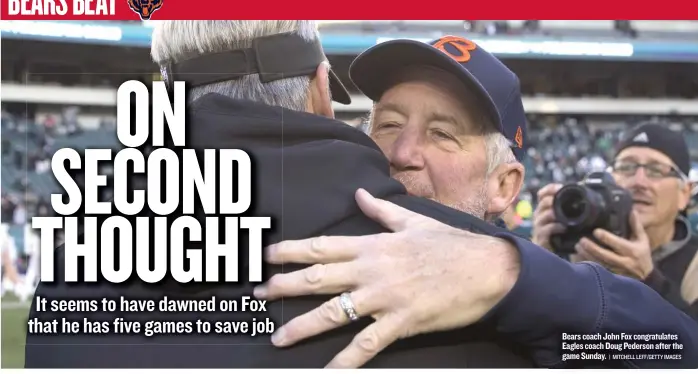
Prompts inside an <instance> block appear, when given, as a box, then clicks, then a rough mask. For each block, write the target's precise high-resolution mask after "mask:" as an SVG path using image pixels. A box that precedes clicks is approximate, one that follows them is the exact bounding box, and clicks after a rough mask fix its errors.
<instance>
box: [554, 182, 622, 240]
mask: <svg viewBox="0 0 698 374" xmlns="http://www.w3.org/2000/svg"><path fill="white" fill-rule="evenodd" d="M632 209H633V197H632V195H631V194H630V193H629V192H628V191H627V190H625V189H623V188H621V187H620V186H618V185H617V184H616V182H615V180H614V179H613V176H611V174H609V173H606V172H592V173H590V174H589V175H587V177H586V178H585V179H584V180H583V181H582V182H580V183H575V184H568V185H565V186H563V187H562V188H561V189H560V190H559V191H558V192H557V194H555V197H554V199H553V211H554V212H555V218H556V220H557V222H558V223H560V224H562V225H563V226H564V227H565V232H564V233H562V234H554V235H551V237H550V244H551V245H552V248H553V250H554V251H555V252H556V253H558V254H571V253H574V252H575V250H574V246H575V245H576V244H577V243H578V242H579V240H580V239H582V238H584V237H586V238H589V239H591V240H592V241H594V242H595V243H597V244H599V245H601V246H602V247H603V244H601V243H599V242H598V241H597V240H596V239H595V238H594V236H593V231H594V230H595V229H598V228H601V229H604V230H607V231H609V232H611V233H613V234H615V235H618V236H620V237H622V238H626V239H627V238H629V237H630V234H631V230H630V213H631V212H632Z"/></svg>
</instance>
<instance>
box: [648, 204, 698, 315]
mask: <svg viewBox="0 0 698 374" xmlns="http://www.w3.org/2000/svg"><path fill="white" fill-rule="evenodd" d="M674 227H675V228H674V237H673V238H672V240H671V242H669V243H667V244H665V245H663V246H662V247H660V248H658V249H656V250H654V251H653V252H652V260H653V261H654V264H655V268H654V270H653V271H652V273H651V274H650V275H649V277H647V279H645V283H646V284H647V285H649V286H650V287H652V288H653V289H654V290H655V291H657V292H659V294H660V295H662V297H664V298H665V299H666V300H668V301H669V302H670V303H672V304H673V305H674V306H676V307H677V308H679V309H681V310H683V311H684V312H686V314H688V315H689V316H691V317H692V318H693V319H695V320H698V301H696V302H693V303H692V304H690V305H689V304H688V303H687V302H686V300H684V298H683V296H682V295H681V284H682V283H683V281H684V277H685V276H686V271H687V270H688V266H689V265H690V264H691V262H692V261H693V258H694V257H695V256H696V255H697V254H698V236H696V235H695V234H694V233H693V230H691V226H690V222H689V221H688V219H686V218H684V217H683V216H680V217H679V218H678V219H677V220H676V225H675V226H674Z"/></svg>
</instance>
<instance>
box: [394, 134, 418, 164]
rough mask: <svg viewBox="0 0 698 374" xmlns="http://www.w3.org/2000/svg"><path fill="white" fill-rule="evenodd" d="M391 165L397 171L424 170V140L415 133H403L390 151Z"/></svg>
mask: <svg viewBox="0 0 698 374" xmlns="http://www.w3.org/2000/svg"><path fill="white" fill-rule="evenodd" d="M389 159H390V164H391V166H392V167H393V168H394V169H396V170H421V169H422V168H424V144H423V139H422V138H421V137H420V136H419V134H417V133H416V132H415V131H403V132H401V133H400V135H399V136H398V137H397V139H396V140H395V142H394V143H393V145H392V147H391V149H390V155H389Z"/></svg>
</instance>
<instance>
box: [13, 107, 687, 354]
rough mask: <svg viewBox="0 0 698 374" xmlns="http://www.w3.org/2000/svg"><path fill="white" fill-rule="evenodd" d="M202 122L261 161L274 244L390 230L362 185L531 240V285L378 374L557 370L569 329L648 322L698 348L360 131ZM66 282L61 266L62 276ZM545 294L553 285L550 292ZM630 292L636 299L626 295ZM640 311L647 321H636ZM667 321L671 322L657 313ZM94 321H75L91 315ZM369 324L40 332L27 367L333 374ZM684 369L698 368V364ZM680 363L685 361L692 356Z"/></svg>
mask: <svg viewBox="0 0 698 374" xmlns="http://www.w3.org/2000/svg"><path fill="white" fill-rule="evenodd" d="M190 114H191V116H192V117H191V118H190V120H189V122H188V126H189V128H190V129H191V133H190V136H189V140H188V142H189V143H188V146H189V147H195V148H199V149H207V148H218V149H220V148H240V149H244V150H245V151H247V152H248V153H249V154H250V155H251V157H252V160H253V170H254V175H253V179H254V185H253V191H254V192H253V199H254V203H253V206H252V209H251V210H250V211H248V212H247V214H246V215H249V216H271V217H273V218H272V220H273V229H274V230H273V231H272V232H270V233H269V235H268V236H266V237H265V244H271V243H275V242H279V241H281V240H288V239H301V238H308V237H313V236H318V235H365V234H372V233H378V232H382V231H384V229H383V228H382V227H381V226H380V225H378V224H377V223H375V222H373V221H371V220H370V219H368V218H366V217H364V216H363V214H362V213H361V212H360V210H359V209H358V207H357V206H356V203H355V201H354V199H353V196H354V192H355V191H356V189H357V188H359V187H362V188H365V189H367V190H368V191H370V192H371V193H372V194H373V195H374V196H376V197H379V198H383V199H387V200H389V201H392V202H394V203H396V204H397V205H400V206H402V207H405V208H407V209H410V210H412V211H415V212H417V213H420V214H424V215H427V216H430V217H433V218H435V219H437V220H439V221H441V222H444V223H446V224H449V225H452V226H455V227H460V228H463V229H467V230H470V231H473V232H478V233H486V234H490V235H497V236H501V237H503V238H506V239H507V240H510V241H512V242H513V243H514V244H515V245H516V246H517V248H518V249H519V251H520V253H521V262H522V268H521V275H520V277H519V280H518V282H517V283H516V285H515V287H514V289H513V290H512V292H511V293H510V294H509V295H508V296H507V297H506V298H505V299H504V300H503V301H502V302H501V303H500V304H499V305H498V306H497V307H496V308H494V310H492V311H491V313H490V314H489V315H488V316H486V317H485V318H484V319H483V321H482V322H481V323H479V324H477V325H475V326H472V327H469V328H465V329H458V330H453V331H449V332H444V333H435V334H427V335H420V336H417V337H413V338H410V339H405V340H402V341H400V342H398V343H396V344H394V345H392V346H390V347H389V348H388V349H387V350H385V351H384V352H382V353H381V354H379V355H378V357H376V358H375V359H374V360H372V361H371V362H369V364H368V365H367V366H368V367H405V368H416V367H453V368H464V367H531V366H533V365H534V364H537V365H546V366H554V365H557V364H559V363H560V354H559V353H560V352H559V347H560V334H561V333H562V332H568V331H576V332H595V331H604V330H609V329H610V330H613V331H629V330H632V329H637V327H638V326H639V327H641V328H647V329H648V330H653V329H656V330H657V331H673V330H676V331H682V332H683V331H685V330H689V331H690V334H684V335H683V336H682V338H683V340H685V342H684V345H685V346H686V347H687V348H689V349H694V350H695V348H696V347H698V344H696V341H698V339H697V338H696V336H698V333H697V331H698V327H696V325H695V323H694V322H693V321H691V320H690V319H688V321H686V320H684V319H682V318H681V317H680V315H681V313H680V312H677V311H675V309H674V308H673V307H671V306H670V305H668V304H667V303H666V302H664V301H663V300H662V299H661V298H659V297H655V298H654V299H653V295H656V294H655V293H654V292H653V291H652V290H650V289H649V288H648V287H646V286H644V285H642V284H640V283H638V282H632V281H627V280H624V279H619V278H620V277H615V276H613V275H612V274H610V273H608V272H605V271H604V270H603V269H601V268H598V267H595V266H593V265H571V264H568V263H567V262H565V261H563V260H561V259H559V258H557V257H556V256H554V255H552V254H550V253H549V252H547V251H545V250H543V249H541V248H538V247H536V246H534V245H532V244H531V243H530V242H528V241H525V240H523V239H520V238H518V237H515V236H513V235H511V234H510V233H508V232H506V231H505V230H503V229H500V228H497V227H495V226H492V225H489V224H486V223H485V222H483V221H481V220H479V219H476V218H474V217H472V216H469V215H467V214H464V213H461V212H457V211H455V210H452V209H449V208H447V207H444V206H442V205H440V204H437V203H434V202H432V201H429V200H425V199H421V198H416V197H411V196H407V195H406V193H405V189H404V187H403V186H402V185H401V184H399V183H398V182H396V181H395V180H393V179H391V178H390V176H389V165H388V162H387V160H386V159H385V157H384V156H383V154H382V153H381V151H380V150H379V148H378V147H377V146H376V145H375V144H374V143H373V142H372V141H371V139H370V138H368V137H367V136H366V135H365V134H363V133H361V132H360V131H358V130H356V129H354V128H351V127H350V126H347V125H344V124H342V123H339V122H336V121H332V120H328V119H324V118H321V117H317V116H313V115H310V114H305V113H298V112H293V111H289V110H283V109H281V108H276V107H269V106H265V105H259V104H255V103H250V102H244V101H235V100H230V99H227V98H224V97H222V96H218V95H209V96H206V97H204V98H202V99H201V100H199V101H197V102H196V103H195V105H194V106H193V107H192V108H190ZM240 242H241V243H244V242H245V238H244V237H242V236H241V238H240ZM241 253H244V250H243V251H241ZM61 257H62V249H59V250H58V253H57V258H58V259H59V261H60V259H61ZM246 261H247V259H246V258H245V257H244V256H243V257H241V258H240V264H245V263H247V262H246ZM59 264H60V262H59ZM58 268H59V269H60V265H59V267H58ZM294 269H297V268H295V267H291V266H286V267H285V268H284V269H283V271H284V272H289V271H292V270H294ZM280 271H281V269H280V268H278V267H270V268H268V269H267V273H266V274H265V275H266V276H267V277H268V276H271V275H273V274H274V273H278V272H280ZM61 276H62V273H61V272H60V271H58V272H57V279H61ZM253 286H254V285H249V284H241V285H238V286H236V285H222V286H220V287H217V288H214V289H208V290H204V291H198V292H196V293H195V295H196V296H197V297H207V296H210V295H215V296H216V298H217V299H218V300H221V299H239V298H240V297H241V296H243V295H251V293H252V287H253ZM543 287H546V291H545V292H540V291H541V289H542V288H543ZM194 292H195V291H193V290H192V289H191V288H188V287H180V286H176V285H158V286H157V287H147V286H144V285H142V284H138V283H131V284H130V285H129V286H124V287H117V286H113V285H100V286H98V287H93V286H67V285H65V284H61V283H55V284H51V285H49V284H42V285H40V286H39V289H38V291H37V294H38V295H42V296H45V297H50V298H86V297H92V298H103V297H117V298H118V297H119V296H126V297H131V298H135V297H141V298H146V297H147V298H158V297H161V296H162V295H163V294H167V295H168V296H169V297H170V298H176V297H187V295H189V296H191V294H192V293H194ZM626 292H630V293H631V294H632V295H633V297H632V298H629V297H627V296H624V293H626ZM638 296H639V297H646V298H647V299H646V300H647V302H648V303H650V304H652V305H651V306H649V307H644V306H643V307H641V306H639V305H638V303H637V302H635V304H632V303H633V300H635V298H636V297H638ZM327 299H329V296H322V297H303V298H293V299H286V300H284V301H283V302H275V303H272V304H270V305H268V308H267V309H268V312H269V313H268V314H251V313H245V312H237V313H189V314H188V315H187V314H181V315H178V314H172V313H148V314H141V315H140V316H139V317H137V316H133V315H129V314H125V313H121V314H120V313H107V314H92V315H89V316H90V318H91V319H93V320H94V319H102V320H104V321H113V320H114V318H116V317H124V318H128V319H135V318H140V319H141V320H142V322H143V323H145V322H146V321H152V320H163V319H164V320H170V321H172V320H175V319H184V318H188V319H190V320H191V319H194V320H196V319H202V320H207V321H217V320H218V321H220V320H225V321H231V320H235V321H242V320H250V319H252V318H256V319H257V320H264V319H265V318H266V317H270V318H271V320H272V321H273V322H274V323H275V325H276V326H277V327H278V326H280V325H281V324H283V323H285V322H287V321H289V320H290V319H292V318H294V317H296V316H298V315H300V314H302V313H305V312H308V311H310V310H312V309H314V308H316V307H318V306H319V305H320V304H321V303H322V302H324V301H326V300H327ZM415 302H418V300H416V301H415ZM617 303H619V304H617ZM35 307H36V306H33V307H32V313H31V315H30V318H33V317H37V316H40V317H41V318H42V319H48V318H58V319H59V321H60V318H62V317H66V314H65V313H64V314H60V313H54V314H51V313H37V312H35V310H36V309H35ZM630 310H632V311H633V313H638V314H639V315H637V316H635V315H634V317H633V318H628V313H629V312H630ZM657 314H661V315H662V318H660V319H657V318H656V317H657ZM86 316H87V315H86ZM82 317H83V316H79V315H75V314H71V315H70V318H73V319H76V318H77V320H79V321H82ZM368 320H369V319H364V320H362V321H359V322H357V323H353V324H350V325H348V326H346V327H345V328H342V329H338V330H336V331H333V332H331V333H327V334H324V335H322V336H319V337H316V338H314V339H311V340H309V341H307V342H304V343H301V344H298V345H296V346H294V347H291V348H287V349H277V348H274V347H273V346H271V345H270V343H269V336H268V335H262V336H259V335H258V336H256V337H250V336H247V335H224V336H223V335H213V334H212V335H209V336H205V335H196V334H190V335H180V336H158V337H155V338H152V337H151V338H146V337H143V336H142V335H134V336H125V335H122V336H118V337H115V336H105V335H102V336H99V335H97V336H67V335H63V336H46V335H32V336H29V337H28V338H27V347H26V367H250V368H254V367H278V368H293V367H322V366H324V365H325V364H327V363H328V362H329V361H330V360H331V359H332V357H333V356H334V355H335V354H337V353H339V352H340V351H341V350H342V349H343V348H344V347H345V346H346V345H348V344H349V342H350V341H351V339H352V338H353V337H354V336H355V335H356V334H357V333H358V332H359V331H361V329H362V328H364V327H365V326H366V325H367V324H368V323H369V322H370V321H368ZM212 332H213V331H212ZM495 332H498V333H495ZM685 335H688V336H687V338H686V337H684V336H685ZM684 362H685V363H688V364H689V365H695V361H693V362H689V361H684ZM605 364H606V365H609V363H608V362H606V363H605ZM618 364H619V363H613V364H610V365H618ZM625 364H627V365H630V366H632V365H633V364H632V363H625ZM638 364H639V365H643V364H644V365H647V364H646V362H645V361H638ZM669 364H671V365H681V362H678V363H677V362H670V363H669ZM695 366H698V365H695Z"/></svg>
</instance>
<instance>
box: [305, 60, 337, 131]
mask: <svg viewBox="0 0 698 374" xmlns="http://www.w3.org/2000/svg"><path fill="white" fill-rule="evenodd" d="M329 71H330V65H329V64H328V63H327V62H323V63H321V64H320V65H318V67H317V69H316V70H315V76H314V77H313V79H311V80H310V92H309V97H308V103H307V107H306V110H307V111H308V112H309V113H314V114H317V115H320V116H325V117H328V118H334V110H333V109H332V95H331V94H330V75H329Z"/></svg>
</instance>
